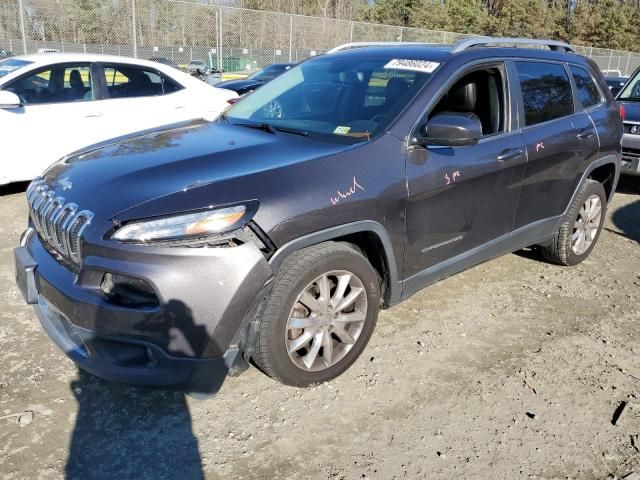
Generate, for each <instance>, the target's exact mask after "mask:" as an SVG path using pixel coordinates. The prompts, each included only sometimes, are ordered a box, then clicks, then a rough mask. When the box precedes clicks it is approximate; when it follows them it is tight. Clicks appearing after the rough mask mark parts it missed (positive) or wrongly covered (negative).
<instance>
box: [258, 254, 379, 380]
mask: <svg viewBox="0 0 640 480" xmlns="http://www.w3.org/2000/svg"><path fill="white" fill-rule="evenodd" d="M379 303H380V283H379V277H378V275H377V273H376V271H375V270H374V269H373V267H372V266H371V264H370V263H369V262H368V261H367V259H366V258H365V257H364V256H363V255H362V254H361V253H360V252H358V251H356V250H355V249H354V248H352V247H350V246H347V245H344V244H340V243H334V242H327V243H323V244H319V245H314V246H312V247H309V248H305V249H303V250H300V251H299V252H296V253H294V254H292V255H291V256H290V257H289V258H287V260H285V262H284V263H283V265H282V266H281V267H280V269H279V271H278V274H277V275H276V280H275V284H274V287H273V290H272V294H271V296H270V297H269V298H268V299H267V304H266V306H265V309H264V313H263V316H262V319H261V321H260V327H259V330H258V338H257V344H256V350H255V353H254V355H253V360H254V361H255V362H256V364H257V365H258V367H260V368H261V369H262V370H263V371H264V372H265V373H266V374H267V375H269V376H271V377H273V378H276V379H278V380H280V381H281V382H283V383H285V384H288V385H295V386H308V385H313V384H316V383H320V382H324V381H327V380H331V379H333V378H335V377H337V376H338V375H340V374H342V373H343V372H344V371H346V370H347V369H348V368H349V367H350V366H351V365H352V364H353V362H355V360H356V359H357V358H358V356H360V354H361V353H362V351H363V350H364V348H365V346H366V345H367V343H368V341H369V338H370V337H371V334H372V333H373V329H374V327H375V323H376V320H377V316H378V310H379Z"/></svg>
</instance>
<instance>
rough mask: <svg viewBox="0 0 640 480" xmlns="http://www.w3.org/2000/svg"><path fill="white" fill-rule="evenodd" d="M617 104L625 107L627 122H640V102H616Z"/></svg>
mask: <svg viewBox="0 0 640 480" xmlns="http://www.w3.org/2000/svg"><path fill="white" fill-rule="evenodd" d="M616 102H618V105H622V106H623V107H624V119H625V120H629V121H632V122H640V102H634V101H629V100H616Z"/></svg>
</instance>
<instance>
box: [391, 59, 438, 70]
mask: <svg viewBox="0 0 640 480" xmlns="http://www.w3.org/2000/svg"><path fill="white" fill-rule="evenodd" d="M439 66H440V64H439V63H438V62H429V61H428V60H406V59H402V58H394V59H393V60H391V61H390V62H389V63H387V64H386V65H385V66H384V68H395V69H396V70H412V71H415V72H424V73H433V71H434V70H435V69H436V68H438V67H439Z"/></svg>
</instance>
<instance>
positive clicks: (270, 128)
mask: <svg viewBox="0 0 640 480" xmlns="http://www.w3.org/2000/svg"><path fill="white" fill-rule="evenodd" d="M234 125H237V126H238V127H247V128H255V129H257V130H264V131H265V132H269V133H276V132H283V133H291V134H293V135H301V136H303V137H308V136H309V132H307V131H306V130H298V129H297V128H291V127H285V126H281V125H272V124H271V123H267V122H260V123H234Z"/></svg>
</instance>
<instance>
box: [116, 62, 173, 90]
mask: <svg viewBox="0 0 640 480" xmlns="http://www.w3.org/2000/svg"><path fill="white" fill-rule="evenodd" d="M104 76H105V80H106V84H107V92H108V93H109V98H132V97H150V96H154V95H168V94H169V93H173V92H177V91H178V90H181V89H182V86H180V85H178V84H177V83H176V82H174V81H173V80H171V79H170V78H169V77H167V76H165V75H163V74H161V73H159V72H156V71H154V70H147V69H144V68H140V67H135V66H130V65H108V66H105V67H104Z"/></svg>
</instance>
